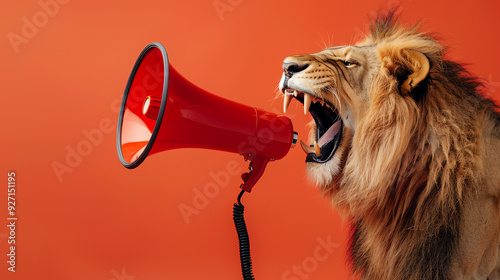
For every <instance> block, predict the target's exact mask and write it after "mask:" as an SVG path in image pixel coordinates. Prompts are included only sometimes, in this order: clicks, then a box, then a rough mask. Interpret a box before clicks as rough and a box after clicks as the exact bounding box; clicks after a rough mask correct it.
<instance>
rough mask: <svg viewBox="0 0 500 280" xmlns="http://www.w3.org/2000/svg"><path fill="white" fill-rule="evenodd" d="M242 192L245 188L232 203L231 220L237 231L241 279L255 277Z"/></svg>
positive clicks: (246, 279) (248, 279) (252, 279)
mask: <svg viewBox="0 0 500 280" xmlns="http://www.w3.org/2000/svg"><path fill="white" fill-rule="evenodd" d="M243 193H245V190H242V191H241V192H240V194H239V195H238V204H236V203H235V204H234V207H233V220H234V225H235V226H236V231H237V232H238V240H239V242H240V262H241V272H242V274H243V279H244V280H254V279H255V278H254V276H253V272H252V258H251V256H250V240H249V239H248V231H247V226H246V224H245V218H244V217H243V211H244V210H245V206H243V204H241V201H240V200H241V196H242V195H243Z"/></svg>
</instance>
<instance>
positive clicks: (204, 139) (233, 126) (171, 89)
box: [116, 43, 297, 191]
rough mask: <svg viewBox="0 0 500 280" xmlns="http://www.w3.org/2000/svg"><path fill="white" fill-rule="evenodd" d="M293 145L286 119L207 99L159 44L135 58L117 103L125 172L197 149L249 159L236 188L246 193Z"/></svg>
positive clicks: (293, 136)
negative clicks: (151, 158) (160, 156)
mask: <svg viewBox="0 0 500 280" xmlns="http://www.w3.org/2000/svg"><path fill="white" fill-rule="evenodd" d="M296 140H297V134H296V133H295V132H293V127H292V123H291V121H290V119H288V118H287V117H285V116H280V115H277V114H274V113H271V112H266V111H264V110H261V109H258V108H255V107H250V106H246V105H243V104H239V103H236V102H233V101H230V100H227V99H224V98H222V97H219V96H216V95H214V94H211V93H209V92H207V91H205V90H203V89H201V88H199V87H197V86H195V85H194V84H192V83H191V82H189V81H188V80H186V79H185V78H184V77H182V76H181V75H180V74H179V73H178V72H177V71H176V70H175V69H174V68H173V67H172V66H171V65H170V64H169V62H168V57H167V53H166V51H165V48H164V47H163V46H162V45H161V44H159V43H152V44H149V45H148V46H146V48H145V49H144V50H143V51H142V53H141V54H140V55H139V58H138V59H137V62H136V64H135V66H134V68H133V70H132V73H131V75H130V78H129V80H128V83H127V86H126V89H125V93H124V96H123V100H122V105H121V109H120V115H119V120H118V129H117V139H116V141H117V150H118V155H119V158H120V161H121V163H122V164H123V165H124V166H125V167H127V168H135V167H137V166H139V165H140V164H141V163H142V162H143V160H144V159H145V158H146V157H147V156H148V155H152V154H155V153H159V152H162V151H166V150H171V149H179V148H203V149H213V150H221V151H227V152H232V153H237V154H240V155H242V156H244V158H245V160H250V161H251V163H250V172H248V173H245V174H243V175H242V179H243V184H242V186H241V187H242V188H243V189H244V190H246V191H251V189H252V187H253V186H254V184H255V183H256V182H257V180H258V179H259V178H260V176H261V175H262V173H263V171H264V169H265V167H266V165H267V163H268V162H269V161H274V160H277V159H281V158H283V157H284V156H285V155H286V154H287V153H288V150H289V149H290V147H291V146H292V145H294V144H295V142H296Z"/></svg>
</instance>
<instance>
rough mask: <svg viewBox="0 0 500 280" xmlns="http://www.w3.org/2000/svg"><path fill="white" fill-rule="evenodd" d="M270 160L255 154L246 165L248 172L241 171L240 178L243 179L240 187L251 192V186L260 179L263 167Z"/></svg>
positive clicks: (264, 167)
mask: <svg viewBox="0 0 500 280" xmlns="http://www.w3.org/2000/svg"><path fill="white" fill-rule="evenodd" d="M269 161H270V159H269V158H266V157H259V156H256V157H255V158H254V159H253V160H252V161H251V162H250V165H249V166H248V169H250V172H247V173H243V174H242V175H241V179H243V184H241V188H242V189H243V190H245V191H247V192H251V191H252V188H253V186H254V185H255V183H257V181H258V180H259V179H260V177H261V176H262V174H264V169H266V165H267V163H268V162H269Z"/></svg>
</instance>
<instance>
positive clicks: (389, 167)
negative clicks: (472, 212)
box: [325, 14, 500, 279]
mask: <svg viewBox="0 0 500 280" xmlns="http://www.w3.org/2000/svg"><path fill="white" fill-rule="evenodd" d="M418 30H419V26H416V27H411V28H406V27H402V26H400V24H398V22H397V19H395V18H394V16H393V14H389V16H386V17H379V18H377V19H376V20H374V21H373V22H372V24H371V33H370V34H369V35H368V36H367V38H366V39H365V40H363V41H362V42H360V43H359V44H358V45H360V46H363V45H378V48H377V50H378V54H379V56H380V57H382V58H383V60H382V66H381V69H380V72H379V73H378V74H377V75H376V76H375V77H374V82H373V83H372V88H371V93H370V107H369V108H368V111H367V113H366V115H365V117H364V118H363V119H362V120H360V122H359V124H358V126H357V129H356V131H355V133H354V138H353V140H352V148H351V149H350V150H349V151H348V153H349V156H347V157H346V158H347V159H346V160H345V166H344V168H343V172H342V175H341V176H342V177H341V178H339V179H338V181H337V182H338V183H337V184H336V185H335V184H334V185H333V186H331V187H330V188H327V189H326V191H325V193H326V194H327V195H329V197H330V198H331V199H332V201H333V203H334V205H336V206H337V207H338V208H339V210H340V211H341V212H342V213H345V214H346V215H347V216H348V217H349V219H350V220H351V221H352V237H351V250H350V253H351V261H352V264H353V267H354V270H355V271H356V272H357V273H362V274H363V279H365V278H364V277H366V279H447V275H448V273H449V271H448V269H449V268H450V262H451V261H452V256H453V254H454V251H453V250H454V248H456V247H457V242H458V238H459V225H460V219H461V215H462V214H463V213H462V211H463V204H464V203H465V202H466V201H467V199H468V198H470V197H473V196H474V195H475V193H476V192H477V190H478V188H479V186H480V185H481V184H482V183H483V182H482V179H481V178H483V177H484V176H483V175H484V174H483V166H482V160H481V158H480V157H481V154H484V152H485V151H483V150H482V147H483V145H482V144H481V143H482V142H483V138H484V137H486V135H484V133H483V131H485V127H484V126H485V125H487V123H488V122H487V121H485V120H488V119H490V120H491V119H493V120H494V121H493V122H491V121H490V123H494V124H496V125H493V126H494V127H493V128H492V129H491V131H494V133H495V134H496V135H499V134H500V127H499V125H498V123H500V116H499V114H498V113H497V112H496V111H495V110H496V108H495V105H494V104H493V102H491V101H489V100H487V99H485V98H483V97H482V96H481V90H482V88H483V87H482V84H481V82H480V81H479V79H478V78H477V77H475V76H473V75H471V74H470V73H469V72H467V71H466V70H465V69H464V67H463V66H461V65H460V64H458V63H455V62H452V61H448V60H446V59H444V58H443V55H444V52H445V49H444V48H443V47H442V46H441V45H440V44H439V43H438V42H437V40H436V39H434V37H433V36H432V35H429V34H425V33H420V32H419V31H418ZM405 49H411V50H416V51H419V52H421V53H422V54H425V56H426V57H427V58H428V59H429V62H430V72H429V74H428V76H427V77H426V78H425V80H424V81H422V82H421V83H419V85H418V86H417V88H415V89H414V90H413V91H412V92H411V94H404V93H401V91H400V90H399V88H400V84H401V81H404V79H405V78H406V77H407V76H408V75H409V73H410V70H409V69H411V67H412V66H413V65H411V61H410V62H409V61H408V59H407V57H406V56H405V52H404V51H402V50H405ZM496 137H498V136H496ZM422 268H426V269H422ZM415 272H417V273H418V274H417V275H416V274H415Z"/></svg>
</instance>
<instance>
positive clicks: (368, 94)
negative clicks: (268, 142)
mask: <svg viewBox="0 0 500 280" xmlns="http://www.w3.org/2000/svg"><path fill="white" fill-rule="evenodd" d="M442 53H443V47H442V46H440V45H439V44H438V43H437V42H436V41H435V40H433V39H432V38H431V37H427V36H426V35H425V34H422V33H419V32H418V27H413V28H403V27H400V26H398V25H397V24H395V23H394V22H391V19H390V18H389V19H385V20H383V21H379V22H376V23H374V24H373V25H372V30H371V33H370V34H369V35H368V36H367V37H366V38H365V39H363V40H362V41H360V42H359V43H357V44H355V45H352V46H339V47H331V48H327V49H324V50H322V51H320V52H318V53H314V54H306V55H294V56H290V57H287V58H286V59H285V60H284V63H283V70H284V73H283V75H282V78H281V81H280V90H281V92H282V93H283V96H284V110H285V111H286V109H287V108H288V106H289V104H290V102H291V100H292V99H297V100H298V101H299V102H301V103H303V104H304V113H306V112H309V113H310V114H311V115H312V117H313V120H314V122H313V123H312V130H311V133H310V139H309V143H308V144H305V143H304V142H301V144H302V148H303V150H304V151H305V152H306V154H307V157H306V162H307V169H308V173H309V175H310V177H312V178H313V179H314V180H315V182H316V183H317V185H319V186H321V187H322V189H323V191H324V192H325V194H330V195H333V194H335V193H336V192H337V190H338V188H339V187H340V185H341V184H342V182H343V181H347V180H351V179H352V180H354V178H353V177H352V176H356V178H355V181H356V182H357V183H362V184H361V185H362V186H363V187H364V188H368V189H370V188H371V189H372V190H373V191H378V187H380V186H381V185H383V184H385V185H386V186H389V185H392V184H393V183H394V180H395V179H396V178H395V177H394V176H396V174H398V173H399V171H400V170H397V169H400V168H401V167H402V166H401V163H402V158H404V154H405V152H406V151H407V150H408V149H410V148H416V146H418V145H415V143H413V141H412V139H413V138H414V137H415V135H416V133H417V129H418V125H419V119H420V111H421V110H420V109H419V104H420V103H421V100H422V99H423V98H425V96H424V95H425V92H426V91H427V90H428V85H429V81H430V80H431V77H430V76H431V75H430V73H432V72H433V71H434V72H440V70H437V69H438V68H440V67H442V64H443V61H442V58H441V57H442ZM403 167H404V166H403ZM388 174H393V176H387V175H388ZM380 175H383V176H380ZM358 193H359V192H358ZM362 193H363V194H364V195H366V194H367V190H366V189H365V190H364V191H363V192H362ZM351 194H352V195H356V194H355V193H351ZM350 210H352V209H350Z"/></svg>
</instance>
